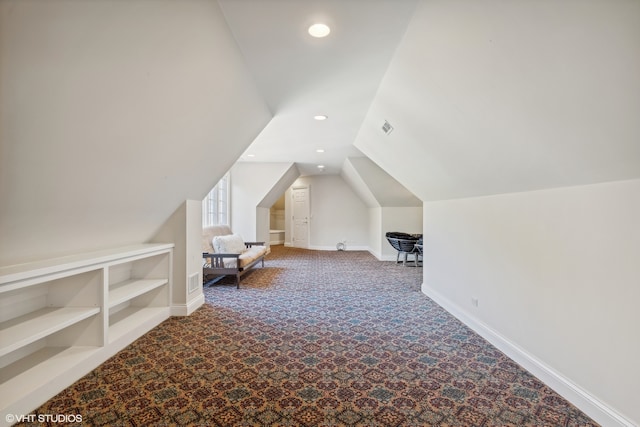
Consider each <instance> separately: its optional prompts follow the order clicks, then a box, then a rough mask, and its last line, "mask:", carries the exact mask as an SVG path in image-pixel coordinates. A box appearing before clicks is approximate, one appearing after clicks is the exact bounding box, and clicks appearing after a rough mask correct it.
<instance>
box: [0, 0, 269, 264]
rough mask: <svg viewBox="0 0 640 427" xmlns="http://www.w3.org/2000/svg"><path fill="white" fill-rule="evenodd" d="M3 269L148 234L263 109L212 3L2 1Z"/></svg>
mask: <svg viewBox="0 0 640 427" xmlns="http://www.w3.org/2000/svg"><path fill="white" fill-rule="evenodd" d="M0 40H2V43H1V44H0V87H2V93H1V94H0V144H1V146H0V152H1V153H2V154H1V155H0V200H1V203H0V218H1V221H0V235H1V236H2V238H1V239H0V264H1V265H6V264H13V263H17V262H23V261H27V260H35V259H40V258H45V257H53V256H58V255H65V254H69V253H75V252H82V251H86V250H93V249H100V248H105V247H112V246H119V245H125V244H129V243H138V242H144V241H148V240H149V239H151V238H152V237H153V236H154V234H155V233H156V232H157V231H158V230H159V229H160V228H161V227H162V225H163V224H164V222H165V221H167V220H168V219H169V218H170V217H171V215H172V214H173V213H174V212H175V211H176V210H177V209H178V208H179V207H180V206H181V204H182V203H183V202H184V201H185V200H189V199H193V200H199V199H202V198H203V197H204V196H205V195H206V193H207V192H208V190H209V189H211V187H213V186H214V185H215V183H216V182H217V181H218V180H219V178H220V177H221V176H222V175H223V174H224V173H225V172H226V171H227V170H228V169H229V168H230V167H231V166H232V164H233V163H234V162H235V161H236V159H237V158H238V157H239V156H240V155H241V154H242V152H243V151H244V150H245V148H246V147H247V146H248V145H249V144H250V143H251V141H252V140H253V139H254V138H255V136H256V135H257V134H258V133H259V132H260V131H261V130H262V129H263V127H264V126H265V125H266V123H267V122H268V121H269V119H270V117H271V113H270V112H269V110H268V108H267V107H266V104H265V103H264V100H263V99H262V97H261V95H260V94H259V93H258V92H257V90H256V88H255V85H254V82H253V79H252V77H251V76H250V75H249V74H248V72H247V70H246V67H245V64H244V60H243V58H242V56H241V55H240V53H239V51H238V49H237V46H236V43H235V40H234V39H233V36H232V35H231V33H230V31H229V29H228V27H227V24H226V21H225V20H224V16H223V14H222V13H221V11H220V9H219V7H218V4H217V2H215V1H209V0H184V1H179V2H178V1H172V0H139V1H120V0H92V1H86V2H79V1H75V0H27V1H2V2H0Z"/></svg>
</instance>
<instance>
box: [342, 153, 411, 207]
mask: <svg viewBox="0 0 640 427" xmlns="http://www.w3.org/2000/svg"><path fill="white" fill-rule="evenodd" d="M341 175H342V177H343V179H344V180H345V181H346V182H347V183H348V184H349V185H350V186H351V187H352V189H353V190H354V191H355V192H356V194H358V195H359V196H360V198H361V199H362V201H363V202H364V203H365V204H366V205H367V206H368V207H370V208H371V207H420V206H422V201H421V200H420V199H418V198H417V197H416V196H414V195H413V194H411V193H410V192H409V190H407V189H406V187H404V186H403V185H402V184H400V183H399V182H398V181H396V180H395V179H394V178H393V177H392V176H391V175H389V174H388V173H386V172H385V171H384V170H382V169H381V168H380V167H379V166H378V165H376V164H375V163H373V162H372V161H371V160H370V159H368V158H366V157H355V158H348V159H347V160H345V164H344V166H343V167H342V173H341Z"/></svg>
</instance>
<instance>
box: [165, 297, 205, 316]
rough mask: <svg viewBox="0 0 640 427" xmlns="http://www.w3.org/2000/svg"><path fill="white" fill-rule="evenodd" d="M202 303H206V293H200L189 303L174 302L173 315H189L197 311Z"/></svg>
mask: <svg viewBox="0 0 640 427" xmlns="http://www.w3.org/2000/svg"><path fill="white" fill-rule="evenodd" d="M202 304H204V294H200V295H198V296H197V297H196V298H194V299H192V300H191V301H189V302H188V303H187V304H173V305H172V306H171V315H172V316H188V315H190V314H191V313H193V312H194V311H196V310H197V309H198V308H199V307H200V306H201V305H202Z"/></svg>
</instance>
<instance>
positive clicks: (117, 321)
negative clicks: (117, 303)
mask: <svg viewBox="0 0 640 427" xmlns="http://www.w3.org/2000/svg"><path fill="white" fill-rule="evenodd" d="M167 314H168V308H166V307H145V308H141V307H127V308H125V309H123V310H120V311H118V312H117V313H115V314H112V315H111V316H109V342H110V343H112V342H116V341H118V340H120V339H122V337H125V336H126V335H127V334H128V333H129V331H130V330H131V327H132V325H146V324H150V323H151V324H154V325H155V324H158V323H160V322H162V321H163V320H164V319H166V318H167Z"/></svg>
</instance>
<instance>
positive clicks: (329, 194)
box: [285, 175, 369, 250]
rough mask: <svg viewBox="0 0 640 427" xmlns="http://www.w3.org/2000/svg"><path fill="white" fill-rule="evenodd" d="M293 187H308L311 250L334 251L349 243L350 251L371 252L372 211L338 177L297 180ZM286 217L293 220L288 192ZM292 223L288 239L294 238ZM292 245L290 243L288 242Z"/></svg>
mask: <svg viewBox="0 0 640 427" xmlns="http://www.w3.org/2000/svg"><path fill="white" fill-rule="evenodd" d="M293 185H294V186H298V185H300V186H302V185H306V186H308V187H309V194H310V213H311V218H310V221H309V227H310V237H309V248H310V249H320V250H335V249H336V244H337V243H338V242H342V241H343V240H346V244H347V250H349V249H351V250H353V249H359V250H367V249H368V248H369V238H368V233H369V221H368V219H369V211H368V209H367V206H365V204H364V203H363V202H362V201H361V200H360V198H359V197H358V196H357V195H356V194H355V193H354V192H353V190H352V189H351V187H350V186H349V185H348V184H347V183H346V182H345V181H344V180H343V179H342V178H341V177H340V176H339V175H313V176H305V177H300V178H298V179H297V180H296V181H295V183H294V184H293ZM285 196H286V197H287V200H286V202H287V203H286V205H285V217H286V218H291V212H290V209H291V207H290V199H291V189H289V190H287V194H286V195H285ZM290 222H291V221H288V224H287V228H286V230H287V238H290V237H289V236H291V233H290V231H291V224H290ZM285 243H286V244H290V243H291V242H290V240H288V241H287V242H285Z"/></svg>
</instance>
